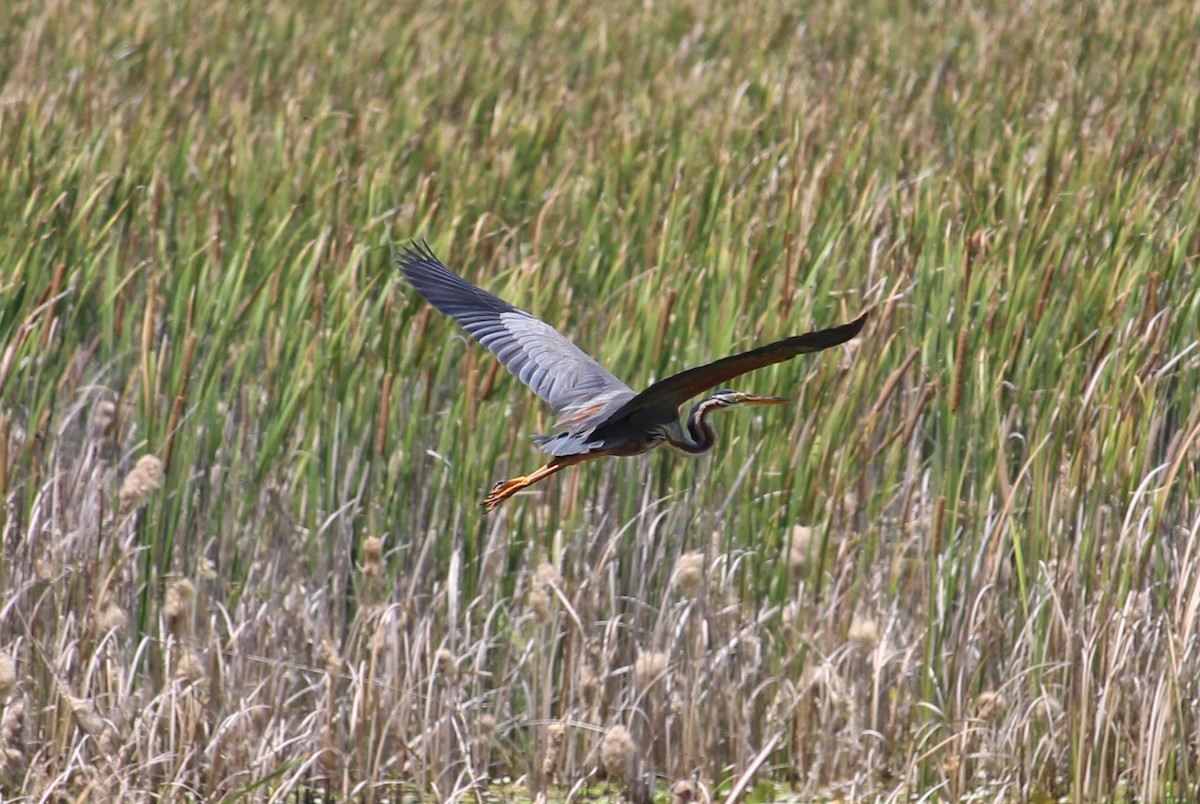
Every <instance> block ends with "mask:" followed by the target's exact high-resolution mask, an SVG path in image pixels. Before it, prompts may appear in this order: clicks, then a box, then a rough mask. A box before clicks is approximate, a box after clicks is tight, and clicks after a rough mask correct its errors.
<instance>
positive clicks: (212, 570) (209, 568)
mask: <svg viewBox="0 0 1200 804" xmlns="http://www.w3.org/2000/svg"><path fill="white" fill-rule="evenodd" d="M196 574H197V575H199V576H200V580H202V581H215V580H216V579H217V565H216V564H214V563H213V562H212V559H211V558H208V557H207V556H204V557H202V558H201V559H200V563H199V564H197V565H196Z"/></svg>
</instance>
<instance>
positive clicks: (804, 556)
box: [788, 525, 812, 575]
mask: <svg viewBox="0 0 1200 804" xmlns="http://www.w3.org/2000/svg"><path fill="white" fill-rule="evenodd" d="M811 546H812V528H810V527H808V526H807V525H793V526H792V543H791V546H790V547H789V548H788V567H789V568H790V569H791V570H792V572H793V573H794V574H796V575H799V574H800V573H802V572H804V567H805V566H806V565H807V564H808V551H809V548H810V547H811Z"/></svg>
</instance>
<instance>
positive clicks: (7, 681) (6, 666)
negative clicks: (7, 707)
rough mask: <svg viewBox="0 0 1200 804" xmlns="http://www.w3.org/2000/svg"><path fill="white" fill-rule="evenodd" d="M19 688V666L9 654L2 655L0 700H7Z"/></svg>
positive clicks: (0, 662)
mask: <svg viewBox="0 0 1200 804" xmlns="http://www.w3.org/2000/svg"><path fill="white" fill-rule="evenodd" d="M16 686H17V665H16V663H14V662H13V660H12V657H10V656H9V655H8V654H7V653H0V700H3V699H7V698H8V696H9V695H11V694H12V691H13V689H14V688H15V687H16Z"/></svg>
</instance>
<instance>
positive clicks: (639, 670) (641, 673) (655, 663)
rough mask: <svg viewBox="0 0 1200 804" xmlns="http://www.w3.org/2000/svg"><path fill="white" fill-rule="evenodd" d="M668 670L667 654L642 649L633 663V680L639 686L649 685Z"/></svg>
mask: <svg viewBox="0 0 1200 804" xmlns="http://www.w3.org/2000/svg"><path fill="white" fill-rule="evenodd" d="M666 671H667V657H666V654H663V653H659V652H657V651H645V650H644V651H642V652H640V653H639V654H638V657H637V660H636V661H635V662H634V663H633V680H634V681H635V682H636V683H637V685H638V686H639V687H648V686H650V685H651V684H653V683H654V682H655V681H657V680H658V679H659V678H660V677H662V675H663V673H665V672H666Z"/></svg>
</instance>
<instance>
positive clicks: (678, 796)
mask: <svg viewBox="0 0 1200 804" xmlns="http://www.w3.org/2000/svg"><path fill="white" fill-rule="evenodd" d="M667 795H668V796H670V801H671V804H691V802H693V801H695V800H696V785H695V784H693V783H692V782H690V781H688V780H687V779H680V780H679V781H678V782H675V784H673V785H671V789H670V790H669V791H668V792H667Z"/></svg>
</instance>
